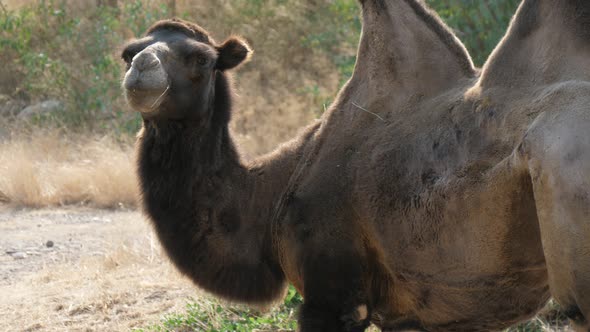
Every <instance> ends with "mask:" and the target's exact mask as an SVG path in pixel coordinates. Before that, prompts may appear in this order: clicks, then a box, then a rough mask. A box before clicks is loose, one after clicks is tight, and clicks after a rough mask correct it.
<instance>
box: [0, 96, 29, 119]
mask: <svg viewBox="0 0 590 332" xmlns="http://www.w3.org/2000/svg"><path fill="white" fill-rule="evenodd" d="M25 106H27V103H26V102H25V101H23V100H18V99H12V98H11V97H10V96H7V95H0V117H2V118H7V117H14V116H16V115H17V114H18V113H19V111H20V110H22V109H23V108H24V107H25Z"/></svg>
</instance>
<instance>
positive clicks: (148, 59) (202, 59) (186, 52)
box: [121, 19, 251, 121]
mask: <svg viewBox="0 0 590 332" xmlns="http://www.w3.org/2000/svg"><path fill="white" fill-rule="evenodd" d="M250 53H251V51H250V48H249V46H248V44H246V42H244V41H243V40H241V39H240V38H237V37H230V38H229V39H227V40H226V41H225V42H224V43H223V44H220V45H218V44H216V43H215V41H214V40H213V39H212V38H211V37H210V36H209V34H208V33H207V32H206V31H205V30H204V29H203V28H201V27H200V26H198V25H196V24H194V23H190V22H186V21H183V20H179V19H172V20H164V21H160V22H157V23H155V24H154V25H153V26H152V27H151V28H149V29H148V31H147V32H146V34H145V36H144V37H143V38H140V39H136V40H133V41H131V42H129V43H128V44H127V45H126V46H125V48H124V50H123V52H122V54H121V56H122V58H123V60H124V61H125V63H126V64H127V72H126V74H125V78H124V79H123V89H124V92H125V96H126V98H127V101H128V103H129V105H130V106H131V107H132V108H133V110H135V111H138V112H140V113H141V115H142V117H143V118H144V119H160V120H185V119H187V120H197V121H198V120H200V119H204V118H207V117H208V116H209V115H208V114H207V113H208V111H209V110H210V109H211V105H212V104H213V99H214V95H215V81H216V77H217V76H218V75H222V74H223V72H224V71H226V70H229V69H232V68H235V67H237V66H238V65H240V64H241V63H243V62H244V61H245V60H246V59H247V58H248V56H249V54H250Z"/></svg>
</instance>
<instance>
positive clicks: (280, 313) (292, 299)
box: [136, 287, 302, 332]
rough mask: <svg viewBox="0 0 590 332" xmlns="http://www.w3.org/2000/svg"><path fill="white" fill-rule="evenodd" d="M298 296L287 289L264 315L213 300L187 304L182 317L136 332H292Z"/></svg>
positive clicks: (299, 300)
mask: <svg viewBox="0 0 590 332" xmlns="http://www.w3.org/2000/svg"><path fill="white" fill-rule="evenodd" d="M301 303H302V299H301V296H300V295H299V294H298V293H297V291H296V290H295V289H294V288H293V287H289V290H288V292H287V295H286V297H285V299H284V301H283V303H282V304H281V305H280V306H279V307H278V308H275V309H273V310H271V311H270V312H268V313H264V314H261V313H259V312H257V311H254V310H251V309H248V308H246V307H242V306H237V307H235V306H224V305H221V304H219V302H217V301H215V300H211V301H209V300H201V301H199V302H192V303H189V304H187V306H186V312H185V313H183V314H172V315H168V316H166V317H164V318H163V319H162V322H161V323H160V324H157V325H153V326H150V327H149V328H146V329H138V330H136V332H140V331H142V332H143V331H206V332H225V331H235V332H250V331H252V330H254V329H261V330H273V331H276V330H295V328H296V322H295V320H294V316H295V311H296V309H297V306H298V305H299V304H301Z"/></svg>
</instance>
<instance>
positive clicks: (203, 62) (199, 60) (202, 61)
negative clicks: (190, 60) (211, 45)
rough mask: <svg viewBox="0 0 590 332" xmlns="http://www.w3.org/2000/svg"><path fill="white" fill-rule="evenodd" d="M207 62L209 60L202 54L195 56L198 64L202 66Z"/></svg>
mask: <svg viewBox="0 0 590 332" xmlns="http://www.w3.org/2000/svg"><path fill="white" fill-rule="evenodd" d="M208 62H209V61H208V60H207V58H206V57H204V56H199V57H197V63H198V64H199V65H200V66H204V65H206V64H207V63H208Z"/></svg>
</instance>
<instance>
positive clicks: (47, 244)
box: [45, 240, 53, 248]
mask: <svg viewBox="0 0 590 332" xmlns="http://www.w3.org/2000/svg"><path fill="white" fill-rule="evenodd" d="M45 246H46V247H47V248H51V247H53V241H51V240H50V241H47V243H45Z"/></svg>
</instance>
